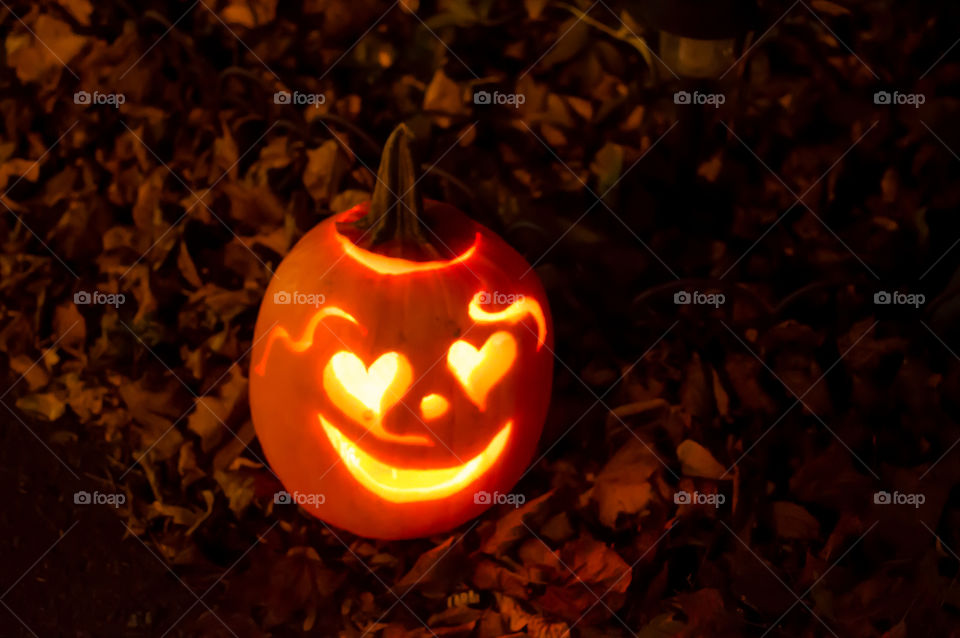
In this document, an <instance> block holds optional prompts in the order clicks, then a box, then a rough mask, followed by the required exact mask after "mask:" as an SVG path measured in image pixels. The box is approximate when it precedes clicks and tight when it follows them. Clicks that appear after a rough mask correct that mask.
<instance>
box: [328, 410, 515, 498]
mask: <svg viewBox="0 0 960 638" xmlns="http://www.w3.org/2000/svg"><path fill="white" fill-rule="evenodd" d="M317 416H318V417H319V419H320V425H321V427H322V428H323V431H324V433H325V434H326V435H327V438H328V439H329V440H330V444H331V445H333V449H334V450H336V451H337V454H339V455H340V458H341V460H343V463H344V466H345V467H346V468H347V471H348V472H350V474H351V475H352V476H353V478H355V479H356V480H357V482H358V483H360V484H361V485H363V486H364V487H365V488H366V489H368V490H369V491H371V492H373V493H374V494H376V495H377V496H379V497H381V498H382V499H384V500H386V501H389V502H391V503H411V502H415V501H431V500H436V499H440V498H445V497H447V496H450V495H451V494H454V493H456V492H459V491H460V490H462V489H463V488H465V487H466V486H468V485H469V484H470V483H472V482H473V481H474V479H476V478H477V477H478V476H480V475H481V474H483V473H484V472H486V471H487V470H488V469H490V467H491V466H492V465H493V464H494V463H495V462H496V460H497V459H498V458H499V457H500V454H501V453H502V452H503V449H504V448H505V447H506V445H507V440H508V439H509V438H510V429H511V426H512V425H513V422H512V421H508V422H507V424H506V425H504V426H503V428H502V429H501V430H500V431H499V432H498V433H497V435H496V436H494V437H493V439H491V441H490V443H489V444H487V447H486V448H484V450H483V451H482V452H480V454H478V455H477V456H475V457H473V458H472V459H470V460H469V461H467V462H466V463H464V464H462V465H456V466H453V467H446V468H435V469H413V468H402V467H394V466H392V465H388V464H387V463H384V462H383V461H381V460H379V459H376V458H374V457H373V456H371V455H370V454H369V453H367V452H366V451H364V450H363V449H362V448H360V446H359V445H357V444H356V443H355V442H354V441H351V440H350V439H348V438H347V437H346V436H344V434H343V433H342V432H340V430H338V429H337V428H335V427H334V426H333V425H332V424H331V423H330V422H329V421H327V420H326V419H325V418H323V415H317Z"/></svg>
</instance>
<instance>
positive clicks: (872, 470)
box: [0, 0, 960, 638]
mask: <svg viewBox="0 0 960 638" xmlns="http://www.w3.org/2000/svg"><path fill="white" fill-rule="evenodd" d="M0 4H3V6H2V8H0V33H2V35H3V44H4V47H3V49H2V51H0V115H2V124H0V193H2V194H0V203H2V205H3V206H2V213H3V216H2V217H0V237H2V241H3V244H2V254H0V270H2V275H3V276H2V283H0V311H2V312H0V372H2V374H3V378H4V379H6V380H7V381H8V382H7V383H5V384H4V386H3V393H2V396H0V402H2V403H3V406H4V407H5V408H6V409H5V410H2V411H0V414H4V415H8V416H6V417H5V418H3V419H2V420H0V421H2V423H3V425H2V432H3V434H2V435H3V437H4V439H3V440H4V445H3V446H2V447H3V451H2V463H0V465H2V466H3V472H4V474H5V475H7V474H9V480H8V478H4V479H3V482H4V483H5V484H7V485H9V486H10V488H9V489H10V494H5V495H6V496H8V498H4V499H3V500H4V503H12V505H11V506H10V508H9V509H8V511H7V512H5V513H4V514H3V515H2V517H0V534H2V535H3V536H4V537H5V538H9V539H12V540H13V542H12V543H11V544H10V549H2V550H0V561H2V562H3V563H4V564H5V565H8V566H10V567H11V568H10V569H8V570H5V572H6V573H5V575H4V580H3V582H2V583H0V587H2V589H4V590H6V593H4V594H3V595H2V596H0V602H3V606H4V607H5V609H4V610H0V615H2V614H6V613H9V614H10V616H9V617H8V618H5V619H4V621H3V622H4V626H6V627H13V628H15V629H12V630H11V631H19V632H21V633H22V635H31V634H32V635H52V634H53V633H55V632H58V635H77V636H86V635H121V634H122V635H130V636H139V635H150V636H155V635H170V636H196V635H203V636H231V635H232V636H243V637H247V636H250V637H255V636H293V635H317V636H342V637H345V638H346V637H352V638H361V637H362V636H368V635H369V636H383V637H384V638H413V637H421V636H477V637H482V638H492V637H494V636H538V637H541V638H545V637H551V638H553V637H556V638H560V637H562V636H568V635H575V636H585V637H591V638H599V637H608V636H609V637H613V636H625V635H639V636H644V637H657V636H691V637H692V636H716V637H723V636H731V637H732V636H746V635H758V636H761V635H770V636H801V635H803V636H807V635H834V636H837V635H844V636H863V637H867V636H889V637H902V636H907V635H938V636H946V635H948V634H949V632H950V631H953V632H954V634H952V635H958V634H956V629H955V627H957V626H958V614H960V587H958V585H957V581H956V579H957V573H958V566H960V557H958V554H957V552H958V551H960V528H958V525H957V523H958V521H960V491H958V489H957V486H958V484H960V464H958V462H957V455H958V454H960V451H958V450H955V449H954V446H955V445H956V442H957V440H958V439H960V427H958V417H960V405H958V399H957V397H960V365H958V360H957V354H956V353H957V352H960V330H958V329H957V325H958V322H957V318H958V314H960V304H958V301H957V299H958V297H957V294H958V290H960V280H955V278H954V272H955V270H956V269H957V265H958V260H960V249H957V250H953V246H954V245H955V243H956V242H957V240H958V238H960V220H958V219H957V216H956V210H957V209H958V207H960V187H958V184H960V180H958V179H957V178H958V176H960V159H958V156H957V153H956V152H955V151H954V150H951V149H960V137H958V136H957V129H956V127H955V126H953V122H955V119H956V116H957V110H958V99H957V96H956V90H955V87H956V86H957V80H958V77H960V62H958V61H957V51H958V50H960V48H958V49H953V48H952V46H951V45H952V44H953V43H954V41H955V38H956V36H957V35H960V34H956V33H954V32H952V31H951V27H950V26H949V25H952V24H957V23H958V21H957V20H952V21H951V16H952V17H953V18H956V17H957V16H956V13H957V9H956V8H938V11H941V12H942V13H941V14H940V15H938V16H937V17H931V16H926V15H918V14H917V13H916V12H917V11H918V10H919V9H917V8H916V7H915V6H911V5H910V4H909V3H901V2H894V3H891V2H880V1H878V0H860V1H857V2H854V1H852V0H850V1H846V0H845V1H844V2H838V3H833V2H826V1H814V2H810V3H806V2H799V3H794V4H792V5H791V4H790V3H777V2H766V3H761V7H760V15H759V17H758V22H757V23H756V25H754V29H753V30H752V31H751V32H750V35H748V36H747V37H746V38H745V40H744V41H742V42H740V45H741V49H742V50H743V51H744V52H745V55H744V56H743V58H742V59H740V60H737V61H735V60H731V67H730V72H729V73H728V74H726V75H725V76H724V79H723V80H721V81H719V82H718V83H716V84H715V85H710V86H708V85H704V84H692V83H689V82H688V81H686V80H682V79H681V78H680V77H679V75H678V74H676V73H675V72H674V70H673V69H671V68H669V66H667V65H666V63H665V62H664V61H662V60H660V59H659V57H658V56H657V55H656V54H655V53H654V51H655V50H656V42H657V32H656V30H655V28H654V26H653V25H651V24H648V23H646V22H645V21H644V20H645V19H644V17H643V11H642V10H641V7H640V5H639V3H623V4H622V6H621V4H615V3H612V2H610V3H607V2H605V1H603V0H602V1H601V2H598V3H594V4H591V3H589V2H585V1H581V0H573V1H572V2H562V1H551V0H525V1H524V2H523V3H511V2H505V1H496V0H472V1H466V0H465V1H457V0H437V1H436V2H433V3H426V2H424V3H420V2H418V0H400V1H399V2H395V3H393V4H390V3H385V2H377V1H375V0H351V1H349V2H347V1H346V0H304V1H303V2H295V3H279V2H277V1H276V0H221V1H219V2H215V1H214V0H196V1H194V2H190V1H184V2H159V1H151V0H148V1H147V2H144V3H141V4H133V3H129V2H126V1H124V0H119V1H118V2H115V3H93V2H91V1H90V0H42V1H40V2H34V3H10V4H9V5H8V4H6V3H0ZM651 47H653V48H651ZM734 62H736V63H734ZM681 89H682V90H689V91H693V90H705V91H708V90H712V91H717V92H721V93H722V94H723V95H724V96H726V100H725V103H724V104H723V105H722V106H721V107H720V108H717V109H714V108H712V107H707V108H694V107H691V106H689V105H685V104H682V103H678V101H677V100H676V99H674V96H675V92H676V91H677V90H681ZM281 91H287V92H294V91H296V92H301V93H303V94H308V95H313V96H323V98H322V100H318V103H316V104H307V105H303V104H291V103H285V102H283V101H282V100H279V101H278V100H276V99H275V94H276V93H277V92H281ZM477 91H489V92H493V91H501V92H504V93H508V94H513V95H522V96H523V98H524V99H523V103H522V104H516V105H513V104H483V103H478V102H477V100H475V99H474V94H475V93H476V92H477ZM878 91H899V92H902V93H910V94H922V95H924V96H925V98H926V99H925V102H924V104H923V105H922V106H921V107H920V108H912V107H907V106H896V105H889V106H888V105H885V104H883V103H882V102H880V103H878V102H877V101H876V100H875V99H874V94H875V93H876V92H878ZM121 96H122V97H121ZM400 122H406V123H407V124H408V125H409V126H410V127H411V129H412V130H414V131H415V132H416V134H417V138H418V140H419V142H418V143H419V148H418V154H419V156H420V157H421V158H423V159H424V161H425V165H424V168H425V169H429V170H428V171H427V178H426V180H425V181H424V184H425V186H426V188H427V191H428V194H429V195H430V196H432V197H434V198H437V199H444V200H446V201H449V202H451V203H453V204H455V205H457V206H459V207H461V208H462V209H464V210H466V211H468V212H469V214H470V215H471V216H473V217H474V218H475V219H477V220H478V221H480V222H482V223H484V224H486V225H488V226H490V227H491V228H494V229H496V230H497V231H498V232H500V233H501V234H502V235H503V236H504V237H505V238H506V239H507V240H508V241H509V242H510V243H511V244H512V245H513V246H515V247H516V248H517V249H518V250H519V251H521V252H522V253H523V254H524V255H525V256H526V257H527V259H528V261H530V262H531V263H532V264H534V265H535V266H536V268H537V271H538V273H539V274H540V276H541V278H542V279H543V280H544V283H545V286H546V288H547V290H548V295H549V297H550V300H551V305H552V308H553V316H554V320H555V323H556V331H557V333H556V342H557V353H556V354H557V364H556V370H557V373H556V374H557V376H556V380H555V393H554V399H553V404H552V408H551V413H550V416H549V419H548V422H547V425H546V427H545V431H544V435H543V437H542V439H541V447H540V451H539V452H538V457H539V458H538V459H537V460H536V462H535V464H534V466H533V467H532V468H531V470H530V472H528V473H527V474H526V475H525V477H524V479H523V480H522V481H521V483H520V484H519V485H518V486H517V487H516V488H515V490H516V491H517V492H518V493H521V494H525V495H526V496H527V501H526V503H524V504H523V505H522V506H520V507H512V506H497V507H494V508H492V509H491V510H489V511H488V512H487V513H486V514H484V515H483V516H482V517H481V518H479V519H478V520H476V521H473V522H471V523H468V524H465V525H464V526H462V527H461V528H460V529H458V530H454V531H453V532H452V533H451V534H449V535H444V536H441V537H436V538H431V539H421V540H416V541H406V542H375V541H371V540H367V539H363V538H357V537H353V536H351V535H349V534H347V533H345V532H341V531H339V530H337V529H334V528H330V527H327V526H325V525H324V524H322V523H321V522H319V521H316V520H314V519H312V518H310V517H309V516H308V515H306V514H305V513H303V512H301V511H299V510H297V509H296V508H295V507H290V506H279V505H275V504H274V502H273V498H272V497H273V494H274V493H275V492H276V491H277V490H278V489H281V486H280V484H279V482H278V481H277V479H276V477H275V476H274V474H273V473H272V472H271V470H270V469H269V467H267V466H266V465H265V462H264V460H263V454H262V451H261V450H260V448H259V446H258V444H257V442H256V438H255V435H254V430H253V426H252V424H251V422H250V414H249V409H248V405H247V376H248V371H249V365H250V362H249V350H250V347H251V341H252V335H253V326H254V322H255V319H256V313H257V309H258V306H259V303H260V300H261V298H262V296H263V293H264V290H265V289H266V286H267V283H268V282H269V280H270V277H271V273H272V272H273V270H274V269H275V268H276V266H277V264H278V263H279V262H280V260H281V259H282V258H283V256H284V255H285V254H286V253H287V251H289V249H290V248H291V246H292V245H293V244H294V243H295V242H296V241H297V239H298V238H299V237H300V236H302V235H303V233H304V232H306V231H307V230H308V229H309V228H311V227H312V226H313V225H315V224H316V223H317V222H318V221H320V220H322V219H324V218H325V217H327V216H328V215H330V214H332V213H334V212H338V211H342V210H345V209H346V208H349V207H350V206H352V205H353V204H355V203H357V202H359V201H362V200H364V199H366V198H368V197H369V194H370V191H371V190H372V187H373V183H374V176H373V172H372V170H371V169H372V168H375V167H376V162H377V157H378V156H379V152H380V147H381V144H382V142H383V140H385V139H386V136H387V135H388V133H389V131H390V130H392V129H393V127H394V126H395V125H396V124H398V123H400ZM884 290H886V291H894V290H897V291H907V292H909V293H911V294H922V295H924V297H925V302H924V303H923V304H922V305H921V306H920V307H913V306H898V305H882V304H881V305H878V304H877V303H875V297H874V296H875V294H876V293H877V292H878V291H884ZM684 291H704V292H708V291H709V292H712V293H717V294H722V295H723V296H724V298H725V300H726V301H725V303H723V304H722V305H719V306H717V307H715V308H714V307H707V306H697V305H677V304H676V303H675V302H674V299H675V294H677V293H682V292H684ZM94 292H96V293H97V294H99V295H101V297H100V298H101V299H105V300H106V302H105V303H96V304H90V303H86V302H87V301H88V298H87V297H84V296H83V295H90V294H93V293H94ZM4 489H5V490H6V489H8V488H6V487H5V488H4ZM79 490H84V491H90V492H94V491H100V492H103V493H111V494H122V495H123V498H122V499H121V500H122V501H123V502H122V504H119V506H118V507H116V508H103V507H101V508H99V509H96V510H93V509H92V508H91V507H89V506H86V507H85V506H84V504H83V503H78V502H77V501H76V499H74V496H73V495H74V493H75V492H77V491H79ZM880 491H889V492H899V493H904V494H922V495H923V496H924V502H923V503H922V504H921V505H919V506H918V507H913V506H895V505H887V504H884V503H883V502H882V501H878V499H877V498H876V494H877V493H878V492H880ZM681 493H685V494H697V495H700V496H701V497H704V498H701V499H700V500H699V501H696V502H689V503H687V502H684V501H683V499H682V498H678V494H681ZM701 501H702V502H701ZM91 512H95V513H91ZM117 519H119V523H118V521H117ZM74 526H76V531H74V529H75V527H74ZM84 530H86V531H84ZM71 537H72V538H75V539H76V538H80V537H82V538H83V539H84V541H83V542H82V543H80V542H77V543H74V544H71V543H72V541H71V540H70V539H71ZM121 539H122V540H121ZM61 540H63V543H60V541H61ZM65 548H70V549H69V550H68V549H65ZM151 554H152V556H151ZM154 559H158V560H154ZM145 565H152V567H146V566H145ZM151 569H152V570H153V571H150V570H151ZM21 574H23V575H21ZM77 574H83V576H77ZM143 574H151V576H150V577H149V578H146V577H143V576H142V575H143ZM178 581H179V582H178ZM151 583H153V584H151ZM78 590H79V591H78ZM191 594H192V595H191ZM184 595H186V598H184ZM34 596H38V597H39V596H43V597H44V598H47V597H49V599H50V600H62V601H64V605H62V606H58V610H57V611H55V612H51V611H45V610H43V609H41V608H39V607H38V606H37V605H36V598H34ZM66 601H72V602H71V603H69V604H68V603H67V602H66ZM71 605H73V606H76V608H75V607H73V606H71ZM67 607H69V610H68V609H67ZM164 632H168V633H164ZM11 635H12V634H11ZM18 635H19V634H18Z"/></svg>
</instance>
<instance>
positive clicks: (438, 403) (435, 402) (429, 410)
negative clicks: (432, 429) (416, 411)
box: [420, 394, 450, 421]
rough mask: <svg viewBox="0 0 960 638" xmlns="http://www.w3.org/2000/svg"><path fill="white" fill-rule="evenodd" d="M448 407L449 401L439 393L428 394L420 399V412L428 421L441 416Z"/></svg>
mask: <svg viewBox="0 0 960 638" xmlns="http://www.w3.org/2000/svg"><path fill="white" fill-rule="evenodd" d="M449 408H450V402H449V401H447V400H446V399H444V398H443V397H442V396H440V395H439V394H428V395H427V396H425V397H423V398H422V399H420V414H422V415H423V418H424V419H426V420H428V421H430V420H431V419H437V418H440V417H442V416H443V415H444V414H446V413H447V410H448V409H449Z"/></svg>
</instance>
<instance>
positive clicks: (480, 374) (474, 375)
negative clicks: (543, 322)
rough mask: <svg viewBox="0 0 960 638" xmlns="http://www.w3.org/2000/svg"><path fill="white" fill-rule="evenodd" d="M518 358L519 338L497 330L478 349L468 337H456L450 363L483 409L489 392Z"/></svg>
mask: <svg viewBox="0 0 960 638" xmlns="http://www.w3.org/2000/svg"><path fill="white" fill-rule="evenodd" d="M516 358H517V342H516V340H515V339H514V338H513V335H511V334H510V333H509V332H503V331H500V332H495V333H493V334H492V335H490V338H489V339H487V341H486V343H484V344H483V347H482V348H480V349H479V350H477V349H476V348H475V347H473V346H472V345H471V344H469V343H467V342H466V341H463V340H460V341H455V342H454V343H453V345H451V346H450V350H448V351H447V367H448V368H450V372H452V373H453V376H455V377H456V378H457V381H459V382H460V385H461V386H463V390H464V392H466V393H467V396H468V397H469V398H470V400H471V401H473V403H474V405H476V406H477V407H478V408H480V410H481V411H483V410H484V409H486V407H487V393H489V392H490V390H491V389H492V388H493V386H495V385H496V384H497V382H498V381H499V380H500V379H502V378H503V376H504V375H505V374H507V372H509V370H510V368H511V367H513V362H514V361H515V360H516Z"/></svg>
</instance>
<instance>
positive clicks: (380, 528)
mask: <svg viewBox="0 0 960 638" xmlns="http://www.w3.org/2000/svg"><path fill="white" fill-rule="evenodd" d="M448 208H449V207H448ZM449 211H451V212H447V211H444V214H447V215H453V214H457V215H460V214H459V213H458V212H457V211H455V209H452V208H449ZM362 214H364V211H363V207H362V206H361V207H358V208H357V209H353V210H351V211H347V212H346V213H344V214H343V215H342V216H340V218H339V219H336V220H329V221H327V222H324V223H322V224H320V225H319V226H317V227H316V228H315V229H313V230H312V231H310V233H308V234H307V235H306V236H305V237H304V238H303V239H302V240H301V241H300V242H299V243H298V244H297V246H295V247H294V249H293V250H292V251H291V253H290V254H289V255H288V256H287V258H286V259H285V260H284V262H283V263H282V264H281V266H280V268H279V269H278V270H277V273H276V277H275V278H274V280H273V281H272V282H271V284H270V287H269V289H268V291H267V295H266V298H265V301H264V303H263V306H262V307H261V311H260V316H259V317H258V321H257V329H256V339H257V342H256V345H255V347H254V352H253V359H252V362H253V365H252V369H251V374H250V385H251V388H250V390H251V408H252V413H253V419H254V425H255V426H256V429H257V434H258V436H259V437H260V440H261V443H262V445H263V447H264V450H265V452H266V454H267V457H268V459H269V460H270V462H271V465H272V466H273V467H274V470H275V471H276V472H277V474H278V475H279V476H280V478H281V479H282V480H283V482H284V485H285V486H286V488H287V490H288V491H291V492H293V491H299V492H301V493H305V494H318V493H319V494H323V495H324V499H323V503H322V504H316V505H313V506H311V510H310V511H311V513H313V514H314V515H316V516H318V517H319V518H322V519H324V520H326V521H328V522H330V523H333V524H335V525H337V526H339V527H343V528H346V529H349V530H350V531H353V532H356V533H358V534H362V535H366V536H376V537H382V538H405V537H411V536H419V535H425V534H430V533H434V532H437V531H442V530H445V529H448V528H450V527H453V526H455V525H457V524H459V523H461V522H463V521H464V520H467V519H469V518H471V517H473V516H475V515H477V514H479V513H480V512H481V511H482V510H483V509H484V508H485V507H487V506H488V504H489V501H488V500H486V501H485V500H484V499H483V498H482V497H481V498H477V497H476V495H477V494H482V493H483V492H488V493H491V494H492V493H493V492H497V491H498V492H500V493H506V492H508V491H509V490H510V488H511V487H512V485H513V483H514V482H515V481H516V480H517V478H518V477H519V476H520V474H522V473H523V471H525V470H526V464H527V463H528V462H529V459H530V458H531V456H532V454H533V451H534V449H535V447H536V443H537V439H538V438H539V434H540V430H541V428H542V424H543V420H544V418H545V414H546V408H547V402H548V399H549V391H550V380H551V375H552V354H551V353H550V352H551V347H552V326H551V324H550V318H549V310H548V307H547V304H546V299H545V297H544V295H543V291H542V289H541V287H540V285H539V282H537V280H536V276H535V275H534V274H533V272H532V271H530V272H527V270H528V267H527V265H526V262H525V261H524V260H523V259H522V258H521V257H520V256H519V255H517V254H516V253H515V252H514V251H513V250H512V249H511V248H509V247H508V246H507V245H506V244H504V243H503V242H502V241H501V240H500V239H499V238H498V237H496V235H494V234H493V233H491V232H490V231H489V230H487V229H485V228H483V227H482V226H479V225H477V224H474V223H473V222H470V221H469V220H467V219H466V218H465V217H464V218H462V220H459V221H460V223H465V224H471V225H472V226H473V227H475V231H476V233H475V237H476V239H475V241H474V243H473V245H472V246H470V247H469V248H468V249H466V250H465V251H463V252H462V253H461V254H460V255H459V256H457V257H455V258H453V259H449V260H444V261H427V262H415V261H406V260H402V259H395V258H390V257H384V256H382V255H377V254H374V253H370V252H366V251H363V250H361V249H359V248H358V247H357V246H355V245H353V244H352V243H351V242H350V241H349V240H348V239H346V238H345V237H343V236H342V235H340V234H339V233H338V232H337V229H336V225H335V222H336V221H341V220H343V219H350V218H351V216H356V215H362ZM524 273H527V274H526V275H525V276H523V277H521V275H524ZM287 300H289V301H291V302H293V303H277V301H287ZM298 301H299V302H308V303H297V302H298Z"/></svg>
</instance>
